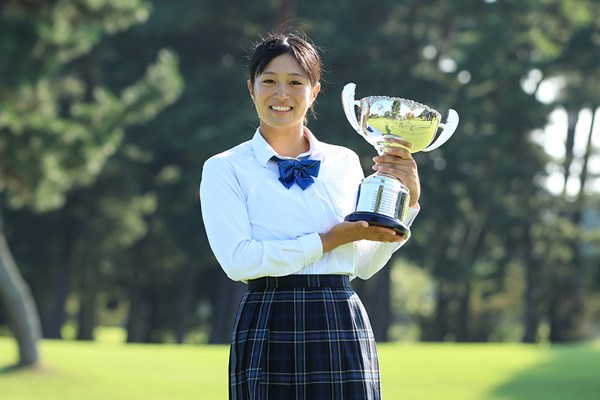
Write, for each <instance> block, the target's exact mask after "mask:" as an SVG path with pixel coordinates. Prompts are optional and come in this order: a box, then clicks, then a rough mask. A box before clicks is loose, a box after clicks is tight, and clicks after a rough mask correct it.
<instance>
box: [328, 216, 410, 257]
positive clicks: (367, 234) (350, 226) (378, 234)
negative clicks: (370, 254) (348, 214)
mask: <svg viewBox="0 0 600 400" xmlns="http://www.w3.org/2000/svg"><path fill="white" fill-rule="evenodd" d="M320 236H321V242H322V243H323V253H325V252H328V251H331V250H333V249H335V248H336V247H338V246H341V245H343V244H346V243H351V242H356V241H357V240H372V241H376V242H386V243H392V242H401V241H402V240H404V236H403V235H400V234H398V233H396V231H394V230H393V229H389V228H384V227H382V226H375V225H369V224H368V223H367V222H366V221H356V222H348V221H344V222H341V223H339V224H337V225H334V227H333V228H331V230H330V231H329V232H327V233H322V234H321V235H320Z"/></svg>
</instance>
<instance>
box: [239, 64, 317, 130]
mask: <svg viewBox="0 0 600 400" xmlns="http://www.w3.org/2000/svg"><path fill="white" fill-rule="evenodd" d="M248 89H249V90H250V95H251V96H252V99H253V100H254V104H255V106H256V111H257V112H258V117H259V118H260V122H261V126H263V124H265V125H267V126H269V127H273V128H290V127H294V126H302V124H303V123H304V117H305V115H306V112H307V110H308V109H309V108H310V106H311V104H312V102H313V101H314V100H315V99H316V98H317V94H318V93H319V90H320V89H321V84H320V83H318V82H317V84H316V85H314V86H313V85H312V84H311V83H310V80H309V79H308V76H307V75H306V73H305V72H304V71H303V70H302V68H300V65H298V62H297V61H296V60H295V59H294V57H292V56H291V55H289V54H282V55H280V56H277V57H275V58H274V59H273V60H271V62H270V63H269V64H267V66H266V67H265V69H264V71H263V72H262V73H260V74H259V75H258V76H256V79H255V80H254V86H252V83H251V82H250V81H248Z"/></svg>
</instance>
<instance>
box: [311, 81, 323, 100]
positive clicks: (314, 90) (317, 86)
mask: <svg viewBox="0 0 600 400" xmlns="http://www.w3.org/2000/svg"><path fill="white" fill-rule="evenodd" d="M320 91H321V82H317V83H316V84H315V86H313V88H312V99H311V103H312V102H313V101H315V99H316V98H317V95H318V94H319V92H320Z"/></svg>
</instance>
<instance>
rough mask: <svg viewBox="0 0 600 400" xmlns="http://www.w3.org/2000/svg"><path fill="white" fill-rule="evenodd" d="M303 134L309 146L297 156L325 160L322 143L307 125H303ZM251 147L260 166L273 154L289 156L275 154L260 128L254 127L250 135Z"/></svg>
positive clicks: (265, 164) (265, 163) (264, 164)
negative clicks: (254, 129) (251, 135)
mask: <svg viewBox="0 0 600 400" xmlns="http://www.w3.org/2000/svg"><path fill="white" fill-rule="evenodd" d="M304 136H305V137H306V139H307V140H308V143H309V146H310V148H309V149H308V151H307V152H305V153H302V154H299V155H298V158H301V157H308V156H310V157H311V158H312V159H315V160H320V161H323V160H325V154H324V153H323V151H322V148H323V144H322V143H321V142H320V141H319V140H318V139H317V138H316V137H315V135H313V133H312V132H311V131H310V129H308V128H307V127H304ZM252 149H253V150H254V155H255V156H256V159H257V160H258V162H259V164H260V165H262V166H267V163H268V162H269V160H270V159H271V158H273V156H277V157H280V158H290V157H284V156H280V155H279V154H277V152H276V151H275V150H273V148H272V147H271V145H270V144H269V143H267V141H266V140H265V138H264V137H263V136H262V135H261V134H260V130H259V129H256V132H254V136H253V137H252Z"/></svg>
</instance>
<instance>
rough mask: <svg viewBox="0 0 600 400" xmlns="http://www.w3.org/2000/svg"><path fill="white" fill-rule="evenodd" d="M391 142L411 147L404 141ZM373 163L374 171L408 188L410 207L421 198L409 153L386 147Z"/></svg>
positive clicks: (412, 160) (399, 148)
mask: <svg viewBox="0 0 600 400" xmlns="http://www.w3.org/2000/svg"><path fill="white" fill-rule="evenodd" d="M392 141H394V142H396V143H398V144H402V145H404V146H406V147H409V148H410V147H412V145H411V144H410V142H407V141H406V140H402V139H392ZM373 161H374V162H375V165H373V169H374V170H375V171H379V172H381V173H384V174H387V175H391V176H393V177H396V178H398V179H399V180H400V181H402V183H404V184H405V185H406V187H408V190H409V191H410V206H411V207H412V206H414V205H415V204H417V202H418V201H419V197H420V196H421V183H420V181H419V172H418V170H417V163H416V162H415V160H414V158H413V156H412V154H411V153H410V151H408V150H407V149H405V148H402V147H386V148H385V150H384V154H383V155H381V156H376V157H373Z"/></svg>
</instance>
